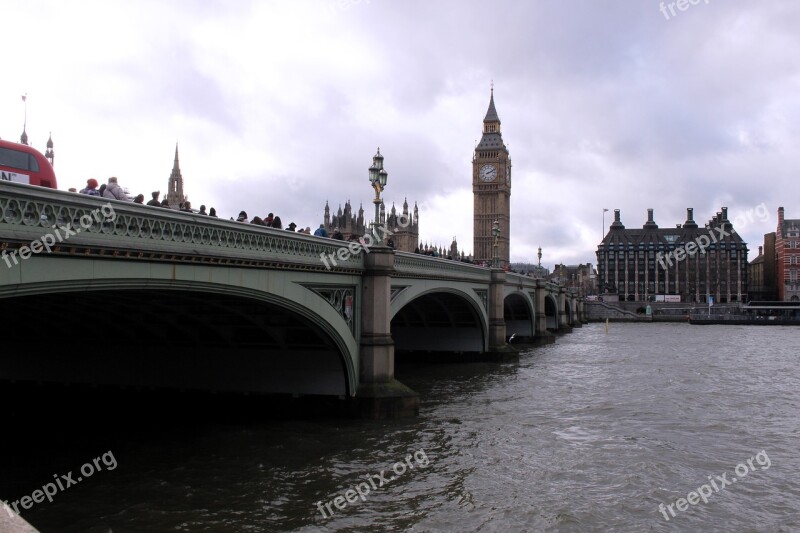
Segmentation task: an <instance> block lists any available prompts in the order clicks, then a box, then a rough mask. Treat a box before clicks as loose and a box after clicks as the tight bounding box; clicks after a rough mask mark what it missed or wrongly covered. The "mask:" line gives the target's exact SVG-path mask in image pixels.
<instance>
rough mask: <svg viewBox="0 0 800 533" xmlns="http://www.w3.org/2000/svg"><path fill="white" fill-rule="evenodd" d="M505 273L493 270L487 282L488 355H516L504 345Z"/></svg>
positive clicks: (497, 269)
mask: <svg viewBox="0 0 800 533" xmlns="http://www.w3.org/2000/svg"><path fill="white" fill-rule="evenodd" d="M505 284H506V273H505V271H504V270H502V269H499V268H493V269H492V271H491V278H490V281H489V309H488V311H489V353H490V354H503V353H506V352H508V353H516V351H515V350H512V349H511V348H510V347H509V346H508V344H507V343H506V319H505V314H504V302H505V291H504V288H505Z"/></svg>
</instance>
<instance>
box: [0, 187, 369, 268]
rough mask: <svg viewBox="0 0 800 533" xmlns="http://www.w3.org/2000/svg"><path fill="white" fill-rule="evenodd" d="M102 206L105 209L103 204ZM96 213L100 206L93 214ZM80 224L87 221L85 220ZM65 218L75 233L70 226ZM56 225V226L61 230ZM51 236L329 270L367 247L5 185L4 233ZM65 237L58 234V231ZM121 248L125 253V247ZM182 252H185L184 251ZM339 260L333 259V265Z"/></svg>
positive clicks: (171, 254)
mask: <svg viewBox="0 0 800 533" xmlns="http://www.w3.org/2000/svg"><path fill="white" fill-rule="evenodd" d="M101 208H102V211H100V210H101ZM92 213H95V215H94V216H92ZM82 223H83V225H81V224H82ZM67 225H69V226H70V229H71V231H74V232H76V233H75V234H74V235H72V234H70V233H69V232H65V231H64V230H63V229H60V228H65V227H66V226H67ZM56 230H58V231H56ZM45 235H52V236H53V239H52V240H55V241H56V244H55V245H54V246H52V249H53V251H54V252H55V253H74V252H75V248H84V250H81V251H80V253H84V254H87V255H104V253H103V250H104V249H105V250H113V254H107V255H114V256H119V255H122V256H124V257H127V258H136V257H142V258H146V259H164V258H167V257H166V256H168V258H169V259H170V260H180V259H181V257H180V256H189V257H193V258H194V259H201V260H207V261H208V262H212V263H213V262H223V263H228V262H231V261H232V260H234V262H235V263H238V264H242V263H247V262H248V261H252V262H255V264H258V265H264V266H267V265H268V264H269V263H272V265H274V266H279V267H295V268H297V267H301V268H304V269H315V270H327V269H328V268H327V267H326V265H325V263H324V262H323V261H322V259H321V256H322V255H324V256H326V257H330V256H331V254H332V255H333V257H334V258H335V262H333V261H330V259H329V260H328V264H329V265H330V268H331V269H333V270H335V271H359V272H360V271H362V270H363V268H364V259H363V255H362V254H360V253H359V254H353V253H349V251H348V252H347V253H340V249H341V248H342V247H343V244H342V243H341V242H337V241H332V240H330V239H323V238H320V237H315V236H310V235H304V234H299V233H295V232H289V231H286V230H279V229H275V228H267V227H263V226H257V225H253V224H245V223H241V222H234V221H228V220H222V219H218V218H215V217H209V216H206V215H198V214H194V213H185V212H181V211H175V210H171V209H166V208H162V207H152V206H147V205H139V204H133V203H129V202H121V201H118V200H110V199H107V198H98V197H92V196H86V195H81V194H75V193H69V192H64V191H57V190H51V189H44V188H41V187H33V186H29V185H23V184H16V183H5V182H3V183H2V184H0V239H2V241H5V242H6V243H8V244H12V243H15V244H19V245H20V246H22V245H26V244H30V243H31V242H33V241H37V240H40V239H42V238H43V237H44V236H45ZM57 236H60V238H56V237H57ZM120 252H123V253H120ZM184 259H185V258H184ZM334 263H335V265H336V266H334Z"/></svg>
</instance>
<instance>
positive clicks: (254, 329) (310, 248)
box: [0, 182, 583, 417]
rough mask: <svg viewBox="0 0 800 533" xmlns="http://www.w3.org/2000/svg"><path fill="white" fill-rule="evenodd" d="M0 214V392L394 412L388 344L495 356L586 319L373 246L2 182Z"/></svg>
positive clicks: (494, 279)
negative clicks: (326, 400) (206, 396)
mask: <svg viewBox="0 0 800 533" xmlns="http://www.w3.org/2000/svg"><path fill="white" fill-rule="evenodd" d="M0 214H2V216H0V302H2V304H0V305H2V308H3V330H4V331H5V332H6V334H5V335H4V343H3V348H2V349H0V354H2V355H0V380H2V381H9V380H10V381H23V382H26V381H35V382H43V383H66V384H70V383H77V384H92V385H95V384H101V385H119V386H132V387H151V388H168V389H182V390H206V391H231V392H245V393H257V394H258V393H261V394H290V395H293V396H295V397H297V396H302V395H322V396H331V397H338V398H343V399H346V400H347V401H351V400H352V404H353V405H355V406H356V407H355V409H356V411H357V412H358V414H360V415H361V416H367V417H383V416H400V415H403V414H409V413H411V414H413V413H414V412H416V411H417V410H418V404H419V401H418V397H417V395H416V394H415V393H414V392H413V391H411V390H410V389H408V388H407V387H405V386H404V385H402V384H401V383H399V382H398V381H397V380H395V378H394V361H395V351H397V352H398V354H406V353H409V354H414V356H415V357H423V358H424V357H431V358H434V357H436V356H437V355H441V354H447V356H448V357H449V358H450V359H451V360H452V359H453V358H455V360H458V358H461V357H463V358H464V360H475V359H476V358H477V359H480V358H481V357H486V358H492V357H495V356H500V355H502V354H504V353H508V352H513V348H512V347H513V345H514V344H516V343H520V342H521V343H540V342H545V341H547V340H548V338H550V337H552V336H553V335H554V334H556V333H560V332H566V331H570V330H571V328H572V327H574V326H578V325H580V324H581V323H582V322H583V302H582V300H580V299H578V298H577V297H576V296H575V295H574V294H573V293H571V292H569V291H567V290H566V289H565V288H564V287H560V286H558V285H555V284H552V283H549V282H545V281H544V280H540V279H533V278H530V277H525V276H520V275H517V274H513V273H507V272H504V271H503V270H500V269H489V268H484V267H479V266H476V265H472V264H467V263H461V262H456V261H450V260H445V259H438V258H432V257H428V256H423V255H418V254H409V253H403V252H395V251H392V250H391V249H389V248H386V247H383V246H373V247H371V248H367V249H362V250H360V251H357V252H356V253H351V250H349V249H347V244H348V243H344V242H342V241H335V240H332V239H325V238H320V237H315V236H310V235H304V234H298V233H294V232H289V231H286V230H278V229H273V228H266V227H261V226H256V225H252V224H243V223H239V222H234V221H227V220H221V219H217V218H212V217H208V216H203V215H196V214H192V213H184V212H177V211H172V210H167V209H163V208H157V207H150V206H144V205H138V204H132V203H128V202H119V201H116V200H108V199H106V198H97V197H91V196H85V195H79V194H75V193H69V192H63V191H57V190H50V189H45V188H40V187H33V186H28V185H21V184H15V183H5V182H3V183H1V184H0ZM332 255H333V257H335V258H336V260H335V266H334V265H333V264H332V261H330V259H328V261H327V262H325V261H323V260H322V259H321V258H322V257H328V258H330V257H331V256H332ZM512 336H513V337H514V339H513V342H512V346H509V344H508V340H509V338H511V337H512Z"/></svg>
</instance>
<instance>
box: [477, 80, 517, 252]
mask: <svg viewBox="0 0 800 533" xmlns="http://www.w3.org/2000/svg"><path fill="white" fill-rule="evenodd" d="M472 194H473V198H474V207H473V233H472V234H473V250H474V252H475V262H476V263H489V264H491V262H492V259H493V257H494V242H495V237H494V235H493V233H492V226H493V224H494V222H495V221H497V222H498V224H499V226H500V228H499V229H500V233H499V235H498V236H497V256H498V258H499V262H500V264H499V266H500V267H506V266H508V262H509V243H510V236H511V228H510V223H511V160H510V159H509V154H508V148H506V145H505V144H504V143H503V136H502V134H501V132H500V117H499V116H498V114H497V110H496V109H495V106H494V88H492V90H491V95H490V96H489V109H488V110H487V111H486V116H485V117H484V119H483V136H482V137H481V142H480V143H478V146H476V147H475V153H474V155H473V157H472Z"/></svg>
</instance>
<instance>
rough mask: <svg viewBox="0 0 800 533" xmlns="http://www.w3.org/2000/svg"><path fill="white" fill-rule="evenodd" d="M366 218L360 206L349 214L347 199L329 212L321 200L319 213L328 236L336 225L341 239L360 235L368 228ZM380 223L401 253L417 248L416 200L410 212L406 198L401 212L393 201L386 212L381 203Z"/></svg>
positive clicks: (328, 208) (351, 209)
mask: <svg viewBox="0 0 800 533" xmlns="http://www.w3.org/2000/svg"><path fill="white" fill-rule="evenodd" d="M370 222H372V220H370V219H369V218H367V217H365V215H364V207H363V206H360V207H359V208H358V213H353V207H352V205H351V204H350V201H349V200H348V201H347V202H345V204H344V208H342V206H341V205H340V206H339V210H338V211H336V212H335V213H334V214H331V208H330V205H329V204H328V203H327V202H326V203H325V214H324V216H323V221H322V223H323V225H324V226H325V229H326V230H327V232H328V235H333V232H334V231H336V229H337V228H338V229H339V231H341V232H342V235H344V239H345V240H348V239H349V238H350V237H351V236H352V235H355V236H356V237H361V236H364V235H366V234H367V233H368V232H369V231H370ZM380 222H381V225H382V226H384V227H385V228H386V229H387V230H388V233H387V238H386V239H385V241H388V239H389V238H391V239H392V240H393V241H394V248H395V250H399V251H401V252H413V251H415V250H416V249H417V248H418V247H419V208H418V207H417V205H416V203H415V204H414V211H413V212H409V207H408V200H407V199H406V200H404V201H403V209H402V211H399V212H398V211H397V209H396V208H395V206H394V204H392V208H391V210H390V211H389V214H388V215H387V214H386V208H385V206H384V204H383V203H381V207H380Z"/></svg>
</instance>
